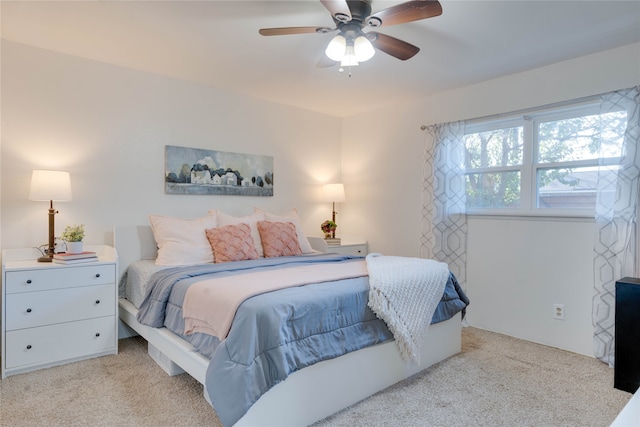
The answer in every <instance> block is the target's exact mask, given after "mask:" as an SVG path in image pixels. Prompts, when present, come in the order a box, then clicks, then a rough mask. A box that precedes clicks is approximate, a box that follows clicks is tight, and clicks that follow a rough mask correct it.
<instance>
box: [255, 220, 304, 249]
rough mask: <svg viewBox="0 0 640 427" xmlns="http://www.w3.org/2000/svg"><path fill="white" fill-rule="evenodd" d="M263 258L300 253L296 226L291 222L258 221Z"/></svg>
mask: <svg viewBox="0 0 640 427" xmlns="http://www.w3.org/2000/svg"><path fill="white" fill-rule="evenodd" d="M258 232H259V233H260V239H261V240H262V248H263V249H264V256H265V258H273V257H279V256H291V255H302V249H300V243H299V242H298V234H297V233H296V226H295V225H294V224H293V223H292V222H270V221H258Z"/></svg>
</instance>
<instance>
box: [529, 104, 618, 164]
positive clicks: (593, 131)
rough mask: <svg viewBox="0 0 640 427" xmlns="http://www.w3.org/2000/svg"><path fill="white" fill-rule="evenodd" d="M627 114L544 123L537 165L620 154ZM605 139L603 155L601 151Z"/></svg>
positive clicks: (539, 136) (540, 135)
mask: <svg viewBox="0 0 640 427" xmlns="http://www.w3.org/2000/svg"><path fill="white" fill-rule="evenodd" d="M626 126H627V113H626V112H625V111H619V112H613V113H608V114H601V115H600V114H596V115H592V116H583V117H575V118H571V119H564V120H556V121H550V122H543V123H540V124H539V125H538V162H539V163H550V162H566V161H573V160H590V159H597V158H598V157H600V155H601V156H602V157H619V156H620V155H621V149H622V141H623V136H624V131H625V129H626ZM601 136H602V140H603V144H602V147H601V148H602V153H601V154H600V153H599V152H598V148H599V147H598V146H599V141H600V137H601Z"/></svg>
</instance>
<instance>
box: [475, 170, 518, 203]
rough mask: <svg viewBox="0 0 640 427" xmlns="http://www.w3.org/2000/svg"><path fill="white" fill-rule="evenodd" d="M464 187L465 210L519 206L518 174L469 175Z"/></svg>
mask: <svg viewBox="0 0 640 427" xmlns="http://www.w3.org/2000/svg"><path fill="white" fill-rule="evenodd" d="M466 186H467V208H516V207H518V206H520V172H497V173H470V174H467V175H466Z"/></svg>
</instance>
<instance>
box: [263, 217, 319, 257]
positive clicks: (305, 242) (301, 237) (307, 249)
mask: <svg viewBox="0 0 640 427" xmlns="http://www.w3.org/2000/svg"><path fill="white" fill-rule="evenodd" d="M255 211H256V212H263V213H264V219H265V221H271V222H292V223H293V225H295V226H296V233H297V234H298V243H300V249H302V253H303V254H311V253H314V252H315V251H314V250H313V248H312V247H311V243H309V239H307V236H306V235H305V234H304V231H303V230H302V225H301V224H300V218H298V210H297V209H291V210H290V211H289V212H286V213H284V214H282V215H274V214H272V213H269V212H267V211H265V210H263V209H260V208H255Z"/></svg>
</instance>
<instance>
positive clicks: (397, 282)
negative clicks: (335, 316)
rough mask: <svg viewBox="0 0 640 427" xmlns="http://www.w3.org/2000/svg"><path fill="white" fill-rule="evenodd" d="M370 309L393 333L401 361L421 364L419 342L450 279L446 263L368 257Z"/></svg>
mask: <svg viewBox="0 0 640 427" xmlns="http://www.w3.org/2000/svg"><path fill="white" fill-rule="evenodd" d="M366 260H367V269H368V270H369V287H370V289H369V307H370V308H371V310H373V312H374V313H375V314H376V316H378V317H379V318H380V319H382V320H384V322H385V323H386V324H387V327H388V328H389V330H390V331H391V332H392V333H393V336H394V338H395V341H396V344H397V345H398V349H399V350H400V354H401V356H402V358H403V359H404V360H413V361H415V362H416V363H419V362H420V340H421V339H422V338H423V337H424V334H425V333H426V332H427V329H428V328H429V325H430V324H431V318H432V317H433V313H434V312H435V310H436V306H437V305H438V303H439V302H440V299H441V298H442V293H443V292H444V287H445V285H446V284H447V280H448V278H449V268H448V266H447V264H445V263H442V262H438V261H434V260H430V259H422V258H407V257H398V256H383V255H380V254H376V253H372V254H369V255H367V258H366Z"/></svg>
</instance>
